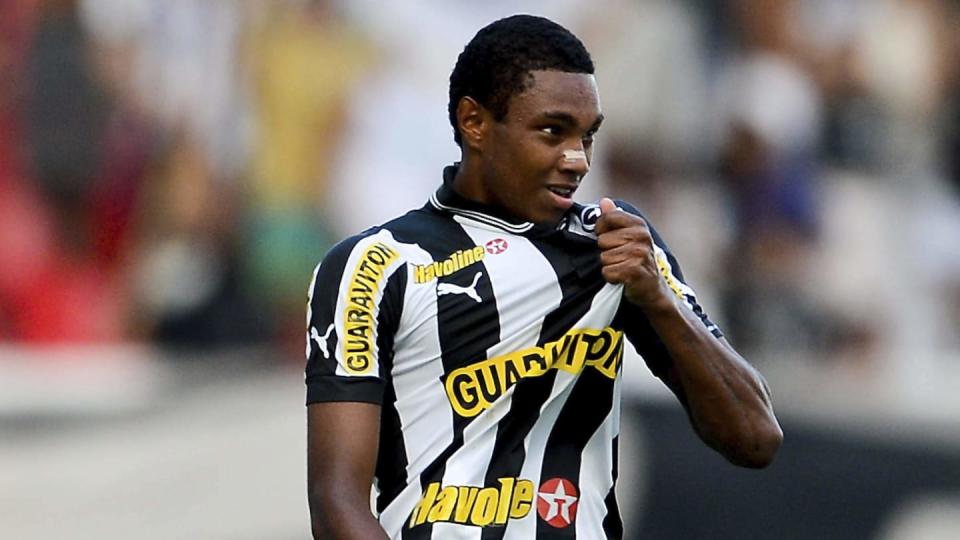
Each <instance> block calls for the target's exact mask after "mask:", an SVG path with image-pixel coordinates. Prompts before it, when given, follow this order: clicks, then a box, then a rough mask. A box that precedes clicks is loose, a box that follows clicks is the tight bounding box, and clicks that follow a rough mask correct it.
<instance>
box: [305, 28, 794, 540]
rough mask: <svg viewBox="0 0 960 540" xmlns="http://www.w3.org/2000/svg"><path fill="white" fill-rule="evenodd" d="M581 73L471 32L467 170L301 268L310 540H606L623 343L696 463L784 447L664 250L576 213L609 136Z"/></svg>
mask: <svg viewBox="0 0 960 540" xmlns="http://www.w3.org/2000/svg"><path fill="white" fill-rule="evenodd" d="M593 71H594V70H593V63H592V61H591V59H590V56H589V54H588V53H587V51H586V49H585V48H584V47H583V44H582V43H581V42H580V41H579V40H578V39H577V38H576V37H575V36H573V35H572V34H571V33H570V32H569V31H567V30H566V29H564V28H563V27H561V26H559V25H557V24H555V23H553V22H551V21H548V20H546V19H542V18H539V17H532V16H526V15H521V16H514V17H509V18H506V19H502V20H500V21H497V22H494V23H493V24H491V25H489V26H487V27H486V28H484V29H482V30H480V32H479V33H477V35H476V36H475V37H474V38H473V40H471V42H470V43H469V44H468V45H467V47H466V48H465V49H464V51H463V53H462V54H461V55H460V57H459V59H458V61H457V65H456V67H455V68H454V70H453V73H452V75H451V76H450V105H449V112H450V121H451V124H452V125H453V128H454V139H455V140H456V142H457V144H458V145H459V146H460V148H461V150H462V156H463V157H462V161H461V162H460V163H458V164H455V165H453V166H450V167H447V168H446V169H445V170H444V173H443V184H442V185H441V187H440V188H439V189H438V190H437V192H436V193H435V194H434V195H433V196H432V197H431V198H430V201H429V202H428V203H427V204H426V205H425V206H424V207H423V208H421V209H418V210H414V211H411V212H409V213H408V214H406V215H404V216H402V217H399V218H397V219H395V220H393V221H390V222H388V223H386V224H384V225H382V226H379V227H374V228H372V229H369V230H367V231H365V232H364V233H362V234H360V235H357V236H354V237H352V238H350V239H347V240H345V241H343V242H342V243H340V244H339V245H337V246H336V247H334V248H333V249H332V250H331V251H330V253H328V254H327V256H326V258H325V259H324V260H323V262H322V263H321V264H320V265H319V266H318V268H317V270H316V271H315V273H314V277H313V282H312V284H311V286H310V300H309V307H308V317H307V318H308V333H309V338H308V343H309V345H308V351H307V354H308V361H307V377H306V383H307V403H308V405H309V407H308V428H307V429H308V477H309V478H308V482H309V500H310V510H311V515H312V524H313V531H314V536H315V537H316V538H363V539H371V538H403V539H411V538H437V539H448V538H470V539H482V540H490V539H504V538H508V539H523V540H526V539H530V538H574V537H579V538H591V539H592V538H620V537H622V534H623V531H622V525H621V521H620V516H619V510H618V508H617V502H616V496H615V493H614V485H615V483H616V480H617V459H618V456H617V438H618V433H619V420H620V369H621V359H622V352H623V339H624V338H626V339H629V340H630V341H631V343H633V344H634V346H635V347H636V348H637V350H638V351H639V352H640V354H641V355H642V356H643V358H644V360H645V361H646V363H647V365H648V366H649V367H650V369H651V370H652V371H653V373H654V374H655V375H656V376H658V377H659V378H661V379H662V380H663V381H664V382H665V383H666V384H667V386H669V387H670V389H671V390H672V391H673V392H674V394H676V396H677V398H678V399H679V400H680V402H681V404H682V405H683V406H684V407H685V408H686V410H687V412H688V414H689V416H690V419H691V422H692V424H693V427H694V429H695V430H696V432H697V433H698V434H699V435H700V437H701V438H702V439H703V440H704V441H705V442H706V443H707V444H708V445H710V446H711V447H713V448H715V449H716V450H717V451H719V452H720V453H722V454H723V455H724V456H726V457H727V458H728V459H729V460H730V461H732V462H733V463H736V464H738V465H743V466H747V467H763V466H765V465H767V464H768V463H770V461H771V460H772V458H773V455H774V453H775V452H776V450H777V448H778V447H779V445H780V441H781V439H782V434H781V431H780V428H779V426H778V424H777V420H776V418H775V417H774V414H773V410H772V408H771V404H770V396H769V393H768V391H767V388H766V385H765V383H764V381H763V379H762V377H761V376H760V375H759V374H758V373H757V372H756V371H755V370H754V369H753V368H752V367H750V365H749V364H747V362H746V361H744V360H743V358H741V357H740V355H738V354H737V353H736V352H735V351H734V350H733V349H732V348H731V347H730V345H729V344H728V343H727V342H726V341H725V340H724V338H723V337H722V334H721V333H720V330H719V329H718V328H717V327H716V325H714V324H713V323H712V322H711V321H710V320H709V319H708V318H707V315H706V314H705V313H704V311H703V310H702V309H701V308H700V306H699V305H698V304H697V300H696V296H695V295H694V292H693V290H692V289H691V288H690V287H689V286H688V285H687V284H686V283H685V282H684V281H683V276H682V274H681V273H680V269H679V266H678V265H677V261H676V260H675V259H674V257H673V256H672V255H671V254H670V252H669V250H668V249H667V247H666V245H665V244H664V243H663V241H662V240H661V239H660V237H659V236H658V235H657V234H656V232H655V231H654V230H653V229H652V228H651V227H649V226H648V224H647V223H646V222H645V220H644V219H643V218H642V217H641V216H640V215H639V213H638V212H637V211H636V210H635V209H634V208H633V207H631V206H629V205H628V204H626V203H624V202H620V201H618V202H613V201H611V200H610V199H602V200H601V201H600V202H599V204H592V205H580V204H578V203H575V202H573V200H572V196H573V194H574V192H575V191H576V189H577V186H578V185H579V184H580V182H581V181H582V179H583V177H584V176H585V175H586V174H587V171H588V170H589V165H590V159H591V155H592V152H591V150H592V144H593V136H594V134H595V133H596V132H597V130H598V129H599V127H600V124H601V122H602V121H603V115H602V114H601V112H600V101H599V97H598V94H597V86H596V82H595V80H594V77H593V75H592V74H593ZM636 368H637V366H630V367H629V369H636ZM372 482H373V483H375V485H376V486H377V491H378V492H379V493H378V496H377V500H376V514H377V515H376V517H375V516H374V514H373V513H371V511H370V508H369V496H370V487H371V483H372Z"/></svg>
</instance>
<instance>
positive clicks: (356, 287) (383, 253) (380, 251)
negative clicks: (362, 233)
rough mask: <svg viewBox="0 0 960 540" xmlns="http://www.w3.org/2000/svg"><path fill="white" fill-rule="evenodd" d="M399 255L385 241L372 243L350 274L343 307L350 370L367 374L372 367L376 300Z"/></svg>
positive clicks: (345, 341)
mask: <svg viewBox="0 0 960 540" xmlns="http://www.w3.org/2000/svg"><path fill="white" fill-rule="evenodd" d="M397 257H399V254H398V253H397V252H396V251H395V250H393V249H391V248H390V246H387V245H386V244H384V243H382V242H376V243H374V244H371V245H370V246H369V247H367V249H365V250H364V251H363V253H362V254H361V255H360V259H359V261H358V262H357V267H356V268H355V269H354V270H353V275H352V276H351V277H350V287H349V288H348V289H347V302H346V307H344V310H343V322H344V329H345V330H346V332H345V333H346V335H345V336H344V339H343V340H342V345H343V359H344V365H345V369H346V370H347V372H349V373H351V374H353V375H365V374H367V373H369V372H370V370H371V368H372V367H373V350H374V345H375V341H376V337H375V336H374V331H373V327H374V325H375V324H376V322H377V321H376V299H377V293H378V292H379V291H380V287H381V285H382V282H383V279H384V276H385V273H384V272H385V271H386V269H387V267H388V266H390V265H391V264H392V263H393V261H395V260H397Z"/></svg>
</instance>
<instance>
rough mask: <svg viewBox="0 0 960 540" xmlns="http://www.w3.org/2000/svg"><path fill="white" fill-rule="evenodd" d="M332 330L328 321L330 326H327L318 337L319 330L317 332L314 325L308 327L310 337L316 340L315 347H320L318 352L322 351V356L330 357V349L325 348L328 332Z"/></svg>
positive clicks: (331, 324) (328, 336)
mask: <svg viewBox="0 0 960 540" xmlns="http://www.w3.org/2000/svg"><path fill="white" fill-rule="evenodd" d="M331 332H333V323H330V326H328V327H327V333H326V334H324V335H323V337H320V332H317V328H316V327H315V326H311V327H310V339H312V340H314V341H316V342H317V347H320V352H322V353H323V357H324V358H330V351H329V350H327V340H328V339H330V333H331Z"/></svg>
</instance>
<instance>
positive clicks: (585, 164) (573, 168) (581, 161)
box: [560, 146, 590, 180]
mask: <svg viewBox="0 0 960 540" xmlns="http://www.w3.org/2000/svg"><path fill="white" fill-rule="evenodd" d="M560 168H561V170H564V171H569V172H572V173H574V174H576V175H577V179H578V180H579V179H580V178H583V176H584V175H586V174H587V172H589V171H590V162H589V160H588V159H587V153H586V152H585V151H584V150H583V147H582V146H581V147H579V148H569V149H567V150H564V151H563V157H561V158H560Z"/></svg>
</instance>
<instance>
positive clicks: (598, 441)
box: [576, 377, 621, 538]
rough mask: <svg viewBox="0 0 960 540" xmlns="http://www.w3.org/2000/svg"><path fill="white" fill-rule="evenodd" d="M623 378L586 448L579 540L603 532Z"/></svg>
mask: <svg viewBox="0 0 960 540" xmlns="http://www.w3.org/2000/svg"><path fill="white" fill-rule="evenodd" d="M620 380H621V378H620V377H617V379H616V381H615V382H614V385H613V407H612V408H611V410H610V413H609V414H608V415H607V417H606V418H604V420H603V423H602V424H601V425H600V427H599V428H598V429H597V431H596V432H594V434H593V435H592V436H591V437H590V440H589V441H588V442H587V445H586V447H584V449H583V455H582V458H581V459H582V461H581V465H580V478H579V480H578V481H579V483H580V500H579V501H578V504H577V521H576V526H577V537H578V538H591V537H592V536H593V535H595V533H596V532H597V531H600V530H602V529H603V519H604V517H606V512H607V508H606V506H605V505H604V499H605V498H606V496H607V493H608V492H609V491H610V488H611V487H613V454H612V450H613V448H612V446H611V445H612V441H613V438H614V437H616V436H617V434H618V433H620Z"/></svg>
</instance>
